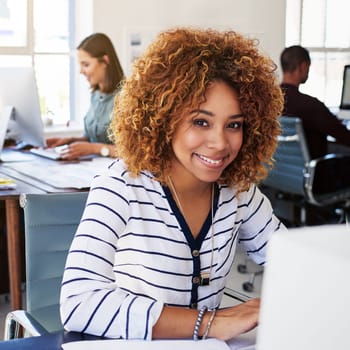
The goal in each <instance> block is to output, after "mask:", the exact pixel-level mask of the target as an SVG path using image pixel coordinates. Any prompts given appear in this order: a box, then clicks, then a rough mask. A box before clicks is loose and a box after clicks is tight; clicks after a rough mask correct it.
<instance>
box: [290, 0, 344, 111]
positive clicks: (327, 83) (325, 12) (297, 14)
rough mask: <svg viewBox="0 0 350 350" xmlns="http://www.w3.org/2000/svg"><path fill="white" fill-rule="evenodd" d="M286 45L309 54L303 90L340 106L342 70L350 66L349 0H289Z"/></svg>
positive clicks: (328, 103)
mask: <svg viewBox="0 0 350 350" xmlns="http://www.w3.org/2000/svg"><path fill="white" fill-rule="evenodd" d="M286 4H287V8H286V46H290V45H302V46H304V47H305V48H307V49H308V50H309V51H310V56H311V67H310V74H309V79H308V81H307V82H306V83H305V84H303V85H301V86H300V89H301V90H302V91H304V92H306V93H308V94H310V95H313V96H316V97H317V98H318V99H320V100H322V101H324V102H325V103H326V105H328V106H330V107H332V106H338V105H339V103H340V97H341V96H340V95H341V87H342V78H343V67H344V65H345V64H350V26H349V25H348V22H347V21H348V17H349V13H350V1H349V0H287V1H286Z"/></svg>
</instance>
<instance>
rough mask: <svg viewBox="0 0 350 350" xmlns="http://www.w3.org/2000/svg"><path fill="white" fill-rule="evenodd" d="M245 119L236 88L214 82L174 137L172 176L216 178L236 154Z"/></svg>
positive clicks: (202, 178)
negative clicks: (202, 100) (203, 99)
mask: <svg viewBox="0 0 350 350" xmlns="http://www.w3.org/2000/svg"><path fill="white" fill-rule="evenodd" d="M243 121H244V117H243V115H242V112H241V109H240V104H239V101H238V95H237V92H236V91H235V90H234V89H233V88H232V87H231V86H229V85H228V84H227V83H225V82H223V81H215V82H213V83H212V84H211V85H210V86H209V88H208V90H207V92H206V101H205V102H204V103H202V104H201V105H200V106H199V107H198V108H195V109H194V110H193V111H191V112H190V113H188V114H186V115H184V116H183V119H182V121H181V122H180V124H179V126H178V128H177V130H176V131H175V134H174V138H173V140H172V147H173V151H174V154H175V157H174V159H173V161H172V176H174V175H175V176H181V177H182V178H183V179H185V178H184V176H190V177H191V178H192V179H196V180H199V181H202V182H214V181H216V180H217V179H218V178H219V177H220V175H221V174H222V172H223V171H224V169H225V168H226V167H227V166H228V165H229V164H230V163H231V162H232V161H233V160H234V159H235V158H236V157H237V154H238V152H239V150H240V149H241V146H242V143H243Z"/></svg>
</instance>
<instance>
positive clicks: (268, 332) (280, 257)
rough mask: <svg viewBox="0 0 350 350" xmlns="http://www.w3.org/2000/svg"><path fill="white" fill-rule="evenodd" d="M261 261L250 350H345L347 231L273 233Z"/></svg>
mask: <svg viewBox="0 0 350 350" xmlns="http://www.w3.org/2000/svg"><path fill="white" fill-rule="evenodd" d="M267 261H268V263H267V265H266V266H265V269H264V277H263V284H262V295H261V302H262V304H261V313H260V320H259V326H258V329H257V343H256V349H257V350H310V349H317V350H326V349H327V350H329V349H344V350H345V349H350V333H349V331H350V227H349V226H345V225H330V226H328V225H324V226H309V227H303V228H298V229H291V230H290V231H289V232H288V233H284V234H282V233H281V234H276V235H275V236H273V237H272V239H271V241H270V243H269V247H268V251H267Z"/></svg>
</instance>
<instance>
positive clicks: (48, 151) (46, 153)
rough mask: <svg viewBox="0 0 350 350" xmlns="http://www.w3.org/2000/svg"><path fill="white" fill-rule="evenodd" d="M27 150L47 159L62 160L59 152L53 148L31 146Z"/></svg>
mask: <svg viewBox="0 0 350 350" xmlns="http://www.w3.org/2000/svg"><path fill="white" fill-rule="evenodd" d="M29 152H30V153H33V154H36V155H37V156H40V157H44V158H48V159H53V160H62V157H61V153H60V152H58V151H57V150H56V149H55V148H31V149H30V150H29Z"/></svg>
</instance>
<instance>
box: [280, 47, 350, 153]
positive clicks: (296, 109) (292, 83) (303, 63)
mask: <svg viewBox="0 0 350 350" xmlns="http://www.w3.org/2000/svg"><path fill="white" fill-rule="evenodd" d="M280 60H281V67H282V71H283V80H282V84H281V87H282V90H283V92H284V94H285V97H284V112H283V115H286V116H296V117H299V118H300V119H301V120H302V122H303V127H304V131H305V136H306V140H307V143H308V147H309V152H310V156H311V158H317V157H322V156H324V155H326V154H327V153H329V150H328V141H327V136H328V135H329V136H332V137H333V138H334V139H335V142H336V143H339V144H342V145H345V146H350V130H348V129H347V128H346V126H345V125H344V124H342V122H341V121H340V120H338V119H337V117H336V116H335V115H334V114H333V113H331V111H330V110H329V109H328V108H327V107H326V105H325V104H324V103H322V102H321V101H319V100H318V99H317V98H315V97H312V96H310V95H307V94H303V93H301V92H300V91H299V85H300V84H303V83H305V82H306V81H307V78H308V74H309V68H310V64H311V59H310V55H309V52H308V51H307V50H306V49H305V48H303V47H301V46H298V45H295V46H290V47H287V48H285V49H284V50H283V52H282V53H281V57H280ZM349 151H350V148H349Z"/></svg>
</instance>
